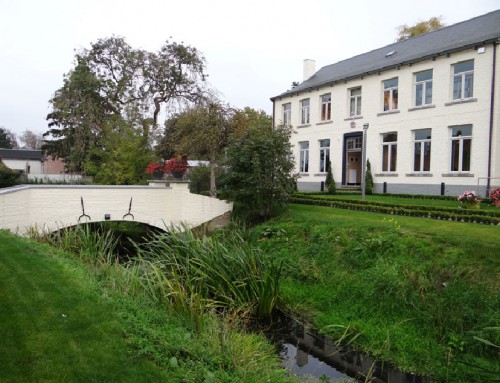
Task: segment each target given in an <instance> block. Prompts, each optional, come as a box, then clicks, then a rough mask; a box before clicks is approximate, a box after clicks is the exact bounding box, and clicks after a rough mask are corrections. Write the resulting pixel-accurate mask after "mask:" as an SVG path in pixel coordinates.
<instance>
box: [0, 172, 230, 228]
mask: <svg viewBox="0 0 500 383" xmlns="http://www.w3.org/2000/svg"><path fill="white" fill-rule="evenodd" d="M231 210H232V204H231V203H228V202H226V201H221V200H218V199H215V198H210V197H205V196H201V195H197V194H192V193H190V192H189V189H188V184H187V183H186V182H166V181H162V182H152V183H150V185H149V186H117V185H109V186H108V185H22V186H16V187H12V188H5V189H0V229H8V230H10V231H11V232H13V233H17V234H19V235H27V234H28V233H29V231H30V230H33V229H37V230H39V231H44V232H52V231H55V230H59V229H61V228H63V227H67V226H73V225H76V224H78V223H88V222H100V221H105V220H110V221H136V222H142V223H145V224H148V225H151V226H155V227H158V228H161V229H165V228H166V227H168V226H170V225H171V224H174V225H177V224H180V223H186V224H187V225H189V226H191V227H195V226H199V225H201V224H203V223H206V222H209V221H211V220H212V219H214V218H216V217H219V216H221V215H223V214H225V213H227V212H230V211H231Z"/></svg>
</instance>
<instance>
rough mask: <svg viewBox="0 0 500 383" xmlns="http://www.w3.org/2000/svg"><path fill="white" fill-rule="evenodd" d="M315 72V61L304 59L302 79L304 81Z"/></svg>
mask: <svg viewBox="0 0 500 383" xmlns="http://www.w3.org/2000/svg"><path fill="white" fill-rule="evenodd" d="M315 72H316V61H314V60H309V59H305V60H304V79H303V81H306V80H308V79H309V77H311V76H312V75H313V74H314V73H315Z"/></svg>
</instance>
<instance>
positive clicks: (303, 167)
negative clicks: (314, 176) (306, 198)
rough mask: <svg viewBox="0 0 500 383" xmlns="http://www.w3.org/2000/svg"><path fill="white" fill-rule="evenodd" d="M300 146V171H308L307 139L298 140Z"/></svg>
mask: <svg viewBox="0 0 500 383" xmlns="http://www.w3.org/2000/svg"><path fill="white" fill-rule="evenodd" d="M299 148H300V164H299V168H300V170H299V171H300V172H301V173H307V172H309V141H304V142H299Z"/></svg>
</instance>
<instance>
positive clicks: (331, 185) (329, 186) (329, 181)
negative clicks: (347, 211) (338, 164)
mask: <svg viewBox="0 0 500 383" xmlns="http://www.w3.org/2000/svg"><path fill="white" fill-rule="evenodd" d="M325 186H326V190H327V193H328V194H336V193H337V186H336V185H335V180H334V179H333V174H332V163H331V161H330V160H328V169H327V173H326V180H325Z"/></svg>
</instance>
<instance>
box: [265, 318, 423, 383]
mask: <svg viewBox="0 0 500 383" xmlns="http://www.w3.org/2000/svg"><path fill="white" fill-rule="evenodd" d="M276 324H277V325H276V328H277V330H276V331H275V332H273V334H272V338H273V339H274V341H275V342H276V344H277V345H278V347H279V349H280V356H281V360H282V364H283V367H285V368H286V369H287V370H289V371H291V372H292V373H294V374H295V375H297V376H299V377H303V378H304V380H306V378H307V377H308V376H313V377H316V378H321V382H331V383H341V382H342V383H347V382H371V383H431V382H432V380H430V379H429V378H426V377H422V376H418V375H414V374H410V373H407V372H403V371H400V370H397V369H395V368H394V367H392V366H391V365H388V364H387V363H382V362H379V361H377V360H376V359H374V358H372V357H370V356H367V355H364V354H362V353H359V352H356V351H353V350H351V349H350V348H349V347H346V348H339V347H338V346H337V345H336V344H335V343H334V342H333V341H330V340H328V339H327V338H325V337H324V336H323V335H321V334H320V333H319V332H317V331H315V330H314V329H312V328H310V327H308V326H306V325H304V324H303V323H301V322H300V321H298V320H295V319H292V318H290V317H287V316H285V315H280V317H279V318H278V320H277V322H276Z"/></svg>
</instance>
